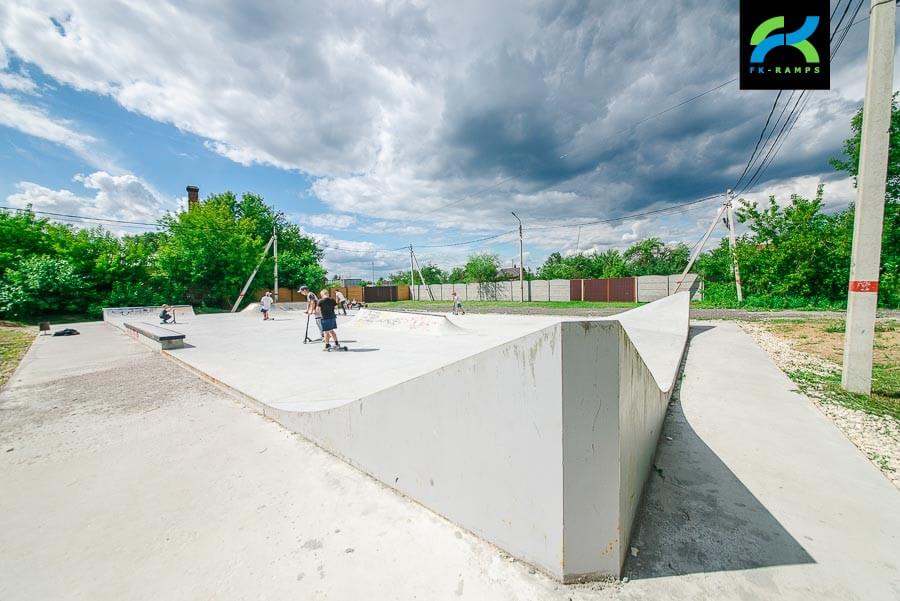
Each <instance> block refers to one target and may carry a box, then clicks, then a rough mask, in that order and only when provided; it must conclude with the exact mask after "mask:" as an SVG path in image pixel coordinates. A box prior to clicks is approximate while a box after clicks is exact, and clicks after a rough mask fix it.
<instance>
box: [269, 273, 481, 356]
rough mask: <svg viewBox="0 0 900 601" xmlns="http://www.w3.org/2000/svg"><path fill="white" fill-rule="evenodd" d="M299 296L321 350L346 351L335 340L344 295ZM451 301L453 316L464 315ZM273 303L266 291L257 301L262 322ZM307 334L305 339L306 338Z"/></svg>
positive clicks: (457, 303) (304, 291)
mask: <svg viewBox="0 0 900 601" xmlns="http://www.w3.org/2000/svg"><path fill="white" fill-rule="evenodd" d="M298 292H300V294H303V295H304V296H306V314H307V315H308V316H309V317H311V318H312V317H314V318H315V320H316V327H317V328H318V329H319V336H320V338H321V340H322V342H323V343H324V344H325V348H324V349H323V350H326V351H331V350H347V347H346V346H341V344H340V342H338V338H337V332H336V330H337V313H336V311H337V308H338V307H340V309H341V310H342V311H343V312H344V315H346V314H347V306H348V302H347V298H346V297H345V296H344V293H343V292H341V291H340V290H336V291H335V293H334V296H335V298H331V296H330V295H329V294H328V290H322V291H321V292H319V296H316V294H315V292H312V291H311V290H310V289H309V287H307V286H300V290H298ZM452 297H453V298H452V301H453V314H454V315H460V314H462V315H465V313H466V312H465V310H463V306H462V300H461V299H460V298H459V295H458V294H456V292H455V291H454V292H453V295H452ZM274 302H275V299H274V298H273V297H272V292H271V291H269V290H266V293H265V294H263V296H262V298H260V299H259V310H260V311H261V312H262V314H263V320H264V321H268V320H269V319H272V318H271V317H269V311H271V310H272V303H274ZM308 327H309V322H308V321H307V328H308ZM308 335H309V334H308V332H307V337H308ZM332 341H333V342H334V346H332V344H331V343H332Z"/></svg>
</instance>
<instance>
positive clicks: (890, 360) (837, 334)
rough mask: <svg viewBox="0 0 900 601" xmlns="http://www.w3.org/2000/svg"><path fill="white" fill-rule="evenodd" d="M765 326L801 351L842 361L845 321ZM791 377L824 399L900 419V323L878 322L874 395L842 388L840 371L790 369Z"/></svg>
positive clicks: (771, 323)
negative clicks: (822, 371)
mask: <svg viewBox="0 0 900 601" xmlns="http://www.w3.org/2000/svg"><path fill="white" fill-rule="evenodd" d="M766 325H767V329H768V330H769V331H770V332H771V333H772V334H775V335H776V336H779V337H781V338H785V339H788V340H791V341H792V342H793V343H794V348H795V349H797V350H798V351H802V352H804V353H808V354H810V355H813V356H816V357H819V358H821V359H825V360H826V361H828V362H829V363H830V364H832V365H835V366H839V365H840V364H841V363H842V362H843V349H844V327H845V323H844V321H843V320H835V319H830V320H829V319H807V320H779V321H771V322H767V324H766ZM788 376H790V378H791V379H792V380H794V382H796V383H797V385H798V386H799V387H800V389H801V390H803V391H804V392H807V393H810V394H811V395H813V396H816V397H817V398H820V399H821V400H823V401H825V402H830V403H835V404H838V405H842V406H844V407H848V408H850V409H856V410H858V411H865V412H866V413H870V414H872V415H888V416H891V417H893V418H894V419H897V420H900V323H898V322H897V321H896V320H882V321H878V322H876V324H875V345H874V349H873V367H872V395H871V396H866V395H862V394H856V393H852V392H847V391H846V390H844V389H843V388H841V374H840V372H839V371H832V372H828V373H820V370H812V369H809V370H808V369H798V370H795V371H792V372H788Z"/></svg>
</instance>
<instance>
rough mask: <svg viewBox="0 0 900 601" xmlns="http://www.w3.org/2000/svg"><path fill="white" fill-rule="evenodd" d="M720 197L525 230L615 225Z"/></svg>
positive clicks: (707, 197)
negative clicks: (618, 215) (606, 217)
mask: <svg viewBox="0 0 900 601" xmlns="http://www.w3.org/2000/svg"><path fill="white" fill-rule="evenodd" d="M720 196H724V193H719V194H711V195H709V196H704V197H703V198H698V199H697V200H692V201H690V202H684V203H681V204H677V205H673V206H670V207H662V208H660V209H654V210H652V211H643V212H641V213H632V214H629V215H622V216H620V217H610V218H609V219H595V220H593V221H583V222H580V223H565V224H560V225H538V226H535V227H529V228H526V229H527V230H529V231H534V230H553V229H561V228H568V227H583V226H586V225H598V224H601V223H615V222H618V221H627V220H629V219H638V218H640V217H647V216H649V215H658V214H662V213H672V212H679V211H681V210H683V209H685V208H687V207H690V206H692V205H698V204H700V203H702V202H706V201H707V200H712V199H713V198H719V197H720ZM513 231H515V230H513Z"/></svg>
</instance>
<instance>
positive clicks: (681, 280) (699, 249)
mask: <svg viewBox="0 0 900 601" xmlns="http://www.w3.org/2000/svg"><path fill="white" fill-rule="evenodd" d="M726 202H727V201H726ZM725 206H726V205H725V204H723V205H722V206H721V208H719V212H718V213H716V216H715V217H713V220H712V223H710V224H709V229H707V230H706V233H705V234H704V235H703V239H702V240H701V241H700V244H698V245H697V249H696V250H695V251H694V254H692V255H691V258H690V260H689V261H688V264H687V267H685V268H684V271H682V272H681V277H680V278H678V282H677V283H678V285H677V286H675V291H674V292H672V294H676V293H677V292H678V291H679V290H680V289H681V285H682V284H683V283H684V278H685V277H686V276H687V274H688V272H689V271H690V270H691V267H693V266H694V261H696V260H697V257H699V256H700V253H702V252H703V247H704V246H706V241H707V240H709V235H710V234H712V231H713V230H714V229H715V228H716V224H717V223H719V219H721V218H722V213H724V212H725Z"/></svg>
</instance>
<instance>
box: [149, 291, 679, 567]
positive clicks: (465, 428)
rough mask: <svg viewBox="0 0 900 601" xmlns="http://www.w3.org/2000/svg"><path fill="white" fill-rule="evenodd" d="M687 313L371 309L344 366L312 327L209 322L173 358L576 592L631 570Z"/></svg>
mask: <svg viewBox="0 0 900 601" xmlns="http://www.w3.org/2000/svg"><path fill="white" fill-rule="evenodd" d="M688 313H689V299H688V293H687V292H685V293H681V294H679V295H676V296H672V297H667V298H664V299H661V300H659V301H656V302H654V303H652V304H650V305H646V306H644V307H641V308H639V309H636V310H634V311H630V312H626V313H622V314H619V315H616V316H614V317H612V318H605V319H588V320H573V319H564V318H560V317H551V316H521V315H516V316H507V315H490V316H474V315H473V316H469V315H466V316H461V317H452V318H448V317H447V316H446V315H433V314H422V313H400V312H389V311H372V310H362V311H360V314H359V315H358V316H357V317H354V318H346V319H342V318H340V317H339V327H338V333H339V335H340V336H341V339H342V340H346V341H348V342H347V344H348V345H349V347H350V352H347V353H337V354H335V353H323V352H322V351H321V345H312V344H310V345H303V344H301V343H300V341H301V340H302V336H303V327H304V325H305V324H303V323H301V322H300V321H297V320H284V321H275V322H271V323H267V324H263V323H262V322H261V321H260V323H259V324H257V323H255V322H251V321H249V320H228V319H225V318H220V317H219V316H204V319H198V320H197V324H196V326H195V327H194V329H193V330H192V333H191V337H192V347H191V348H184V349H180V350H175V351H167V354H169V355H171V356H173V357H176V358H177V359H178V360H180V361H182V362H183V363H185V364H187V365H189V366H190V367H191V368H193V369H194V370H196V371H198V372H200V373H202V374H206V375H208V376H209V377H210V379H212V380H214V381H215V382H217V383H220V384H224V385H227V386H230V387H232V388H234V389H235V390H237V391H238V392H240V393H242V394H243V395H244V396H245V398H247V399H248V400H249V401H250V403H251V404H252V405H253V406H254V407H256V408H257V409H259V410H260V411H261V412H262V413H264V414H265V415H267V416H269V417H271V418H273V419H275V420H276V421H278V422H279V423H281V424H283V425H284V426H286V427H287V428H289V429H290V430H292V431H294V432H297V433H300V434H301V435H303V436H304V437H306V438H307V439H309V440H311V441H313V442H315V443H317V444H318V445H319V446H321V447H322V448H324V449H326V450H328V451H330V452H332V453H334V454H335V455H337V456H339V457H341V458H343V459H344V460H346V461H347V462H348V463H351V464H352V465H354V466H356V467H358V468H359V469H361V470H362V471H364V472H366V473H368V474H370V475H371V476H373V477H374V478H376V479H378V480H380V481H381V482H383V483H385V484H386V485H388V486H390V487H393V488H395V489H397V490H398V491H400V492H402V493H403V494H405V495H408V496H410V497H412V498H413V499H415V500H417V501H419V502H420V503H422V504H423V505H425V506H427V507H429V508H430V509H432V510H433V511H435V512H437V513H439V514H441V515H443V516H445V517H446V518H447V519H449V520H451V521H453V522H455V523H456V524H458V525H460V526H461V527H463V528H466V529H468V530H470V531H472V532H474V533H476V534H478V535H479V536H481V537H483V538H484V539H486V540H488V541H490V542H492V543H494V544H496V545H498V546H499V547H501V548H503V549H504V550H506V551H507V552H509V553H510V554H511V555H513V556H515V557H518V558H519V559H522V560H524V561H526V562H528V563H530V564H532V565H534V566H536V567H538V568H540V569H541V570H542V571H544V572H546V573H547V574H550V575H551V576H553V577H555V578H558V579H560V580H563V581H566V582H571V581H577V580H579V579H596V578H603V577H616V576H618V575H619V573H620V569H621V566H622V563H623V560H624V558H625V554H626V551H627V549H628V540H629V536H630V532H631V530H632V524H633V521H634V516H635V513H636V510H637V507H638V505H639V503H640V499H641V494H642V491H643V487H644V482H645V480H646V477H647V474H648V473H649V471H650V466H651V463H652V458H653V455H654V451H655V449H656V443H657V439H658V438H659V434H660V431H661V428H662V421H663V417H664V415H665V411H666V406H667V401H668V399H669V396H670V394H671V391H672V388H673V385H674V383H675V379H676V377H677V374H678V366H679V364H680V361H681V357H682V353H683V352H684V348H685V344H686V341H687V334H688ZM207 317H209V319H206V318H207ZM454 320H455V321H458V322H459V323H461V324H464V325H465V326H466V327H465V328H463V327H460V325H458V324H457V323H454ZM204 328H205V329H204ZM457 334H464V335H457ZM438 336H440V338H438Z"/></svg>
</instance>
